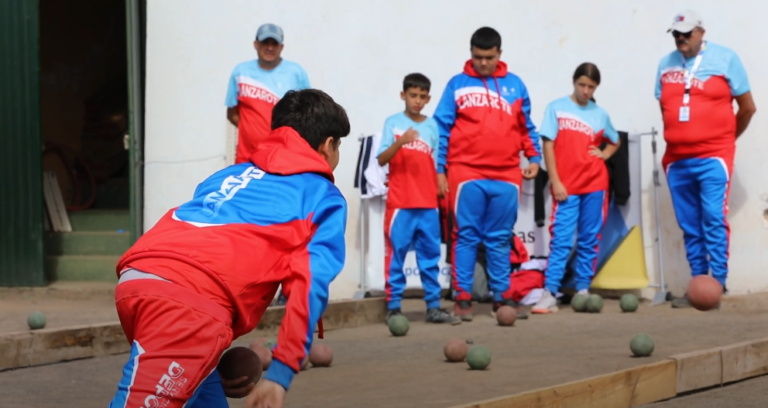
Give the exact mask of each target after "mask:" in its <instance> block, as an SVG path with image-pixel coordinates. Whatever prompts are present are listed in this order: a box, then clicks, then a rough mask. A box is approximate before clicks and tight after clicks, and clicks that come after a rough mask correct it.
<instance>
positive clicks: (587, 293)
mask: <svg viewBox="0 0 768 408" xmlns="http://www.w3.org/2000/svg"><path fill="white" fill-rule="evenodd" d="M576 294H577V295H584V296H589V289H582V290H580V291H578V292H576Z"/></svg>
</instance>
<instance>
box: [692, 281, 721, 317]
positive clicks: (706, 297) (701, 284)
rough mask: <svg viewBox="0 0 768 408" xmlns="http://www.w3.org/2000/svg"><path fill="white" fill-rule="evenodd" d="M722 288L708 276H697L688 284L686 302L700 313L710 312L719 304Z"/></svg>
mask: <svg viewBox="0 0 768 408" xmlns="http://www.w3.org/2000/svg"><path fill="white" fill-rule="evenodd" d="M721 296H723V286H722V285H721V284H720V282H718V281H717V280H716V279H715V278H713V277H711V276H709V275H699V276H696V277H694V278H693V279H691V282H690V283H688V302H689V303H690V304H691V306H693V307H694V308H695V309H696V310H700V311H702V312H705V311H708V310H712V309H714V308H716V307H717V305H718V304H720V297H721Z"/></svg>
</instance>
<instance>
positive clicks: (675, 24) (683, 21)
mask: <svg viewBox="0 0 768 408" xmlns="http://www.w3.org/2000/svg"><path fill="white" fill-rule="evenodd" d="M696 27H701V28H704V22H703V21H702V20H701V16H699V13H697V12H695V11H693V10H686V11H683V12H682V13H677V15H676V16H675V19H674V20H672V27H670V28H669V30H667V32H668V33H669V32H672V31H678V32H681V33H689V32H691V31H693V29H694V28H696Z"/></svg>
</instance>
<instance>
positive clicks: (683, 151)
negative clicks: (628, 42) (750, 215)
mask: <svg viewBox="0 0 768 408" xmlns="http://www.w3.org/2000/svg"><path fill="white" fill-rule="evenodd" d="M702 50H703V52H702V53H701V62H700V64H699V66H698V69H696V70H695V71H694V73H693V74H694V77H693V79H692V80H691V88H690V90H689V101H688V104H687V105H685V104H684V97H685V87H686V86H685V85H686V84H685V82H686V76H687V75H686V73H687V72H689V71H686V70H692V69H693V65H694V64H695V61H696V58H697V57H693V58H688V59H687V60H686V61H685V67H684V66H683V58H684V57H683V55H682V54H681V53H680V52H679V51H674V52H671V53H670V54H668V55H667V56H665V57H664V58H662V59H661V61H660V62H659V67H658V70H657V74H656V91H655V94H656V98H658V99H659V102H660V104H661V111H662V118H663V120H664V140H665V141H666V143H667V146H666V149H665V151H664V157H663V158H662V164H663V165H664V167H665V168H666V167H667V166H668V165H669V164H671V163H674V162H676V161H679V160H684V159H690V158H706V157H717V158H720V159H722V160H724V161H725V163H726V165H727V166H728V168H729V169H730V168H732V164H733V158H734V155H735V151H736V127H737V125H736V115H735V114H734V112H733V99H734V98H735V97H738V96H741V95H744V94H745V93H747V92H748V91H749V90H750V86H749V80H748V79H747V73H746V70H745V69H744V65H742V63H741V59H740V58H739V56H738V55H736V53H735V52H734V51H733V50H731V49H729V48H726V47H724V46H722V45H718V44H713V43H711V42H706V43H705V44H703V45H702ZM683 106H686V107H687V109H686V110H685V111H686V112H687V113H686V114H687V116H688V118H687V120H683V121H681V120H680V115H681V112H682V108H683Z"/></svg>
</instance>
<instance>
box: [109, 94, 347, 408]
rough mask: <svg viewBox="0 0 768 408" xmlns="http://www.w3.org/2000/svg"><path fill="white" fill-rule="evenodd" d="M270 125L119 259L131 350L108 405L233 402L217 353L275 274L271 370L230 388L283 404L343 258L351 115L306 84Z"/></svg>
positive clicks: (212, 406) (244, 324)
mask: <svg viewBox="0 0 768 408" xmlns="http://www.w3.org/2000/svg"><path fill="white" fill-rule="evenodd" d="M272 127H273V130H272V132H271V133H270V134H268V135H265V137H264V139H263V140H261V141H260V142H259V145H258V146H257V148H256V150H255V152H254V153H253V154H252V155H251V157H250V160H249V161H248V162H246V163H241V164H236V165H233V166H229V167H227V168H225V169H223V170H221V171H219V172H217V173H215V174H214V175H212V176H211V177H209V178H208V179H207V180H205V181H203V182H202V183H201V184H200V185H199V186H198V187H197V189H196V191H195V193H194V196H193V198H192V200H191V201H189V202H187V203H185V204H182V205H181V206H179V207H177V208H174V209H171V210H170V211H168V213H166V214H165V216H163V217H162V218H161V219H160V220H159V221H158V222H157V224H156V225H155V226H154V227H152V229H150V230H149V231H147V232H146V234H144V235H143V236H142V237H141V238H140V239H139V240H138V241H137V242H136V243H135V244H134V245H133V246H132V247H131V248H130V249H129V250H128V252H126V253H125V255H123V257H122V258H121V259H120V262H119V264H118V265H117V273H118V277H119V283H118V285H117V288H116V290H115V303H116V306H117V311H118V315H119V316H120V323H121V324H122V326H123V330H124V331H125V334H126V337H127V338H128V341H129V342H130V343H131V354H130V357H129V359H128V362H127V363H126V365H125V368H124V369H123V378H122V380H121V381H120V383H119V385H118V390H117V393H116V395H115V397H114V399H113V400H112V403H111V404H110V407H111V408H117V407H120V408H122V407H131V408H134V407H136V408H138V407H142V408H144V407H146V408H151V407H158V408H160V407H161V408H181V407H183V406H185V407H189V408H197V407H207V408H219V407H222V408H224V407H228V406H229V405H228V403H227V399H226V397H225V392H224V389H223V388H222V380H221V379H220V378H219V375H218V373H217V372H216V371H215V368H216V365H217V363H218V361H219V358H220V357H221V355H222V353H223V352H224V350H226V349H227V348H228V347H229V346H230V344H231V343H232V340H233V339H236V338H238V337H240V336H242V335H244V334H246V333H249V332H251V331H252V330H253V329H254V328H255V327H256V325H257V324H258V323H259V320H260V319H261V316H262V315H263V314H264V311H265V310H266V309H267V307H268V306H269V304H270V303H271V301H272V299H273V298H274V296H275V293H276V292H277V288H278V286H280V285H281V284H282V287H283V290H284V291H286V292H287V293H288V294H289V297H288V303H287V305H286V307H285V317H284V318H283V321H282V323H281V325H280V331H279V333H278V344H277V346H276V347H275V348H274V349H273V356H274V357H273V358H274V359H273V360H272V364H271V365H270V366H269V371H267V372H266V374H265V375H264V377H263V378H262V379H261V381H260V382H259V383H258V385H255V386H254V385H253V384H230V385H228V386H226V387H227V389H228V390H235V391H237V393H235V395H232V394H230V393H227V396H234V397H243V396H244V394H247V393H248V391H250V394H249V395H248V399H247V400H246V404H245V405H246V407H253V406H255V405H256V404H257V403H261V404H266V405H269V406H272V407H276V408H277V407H282V406H283V399H284V398H285V392H286V391H287V390H288V388H289V386H290V384H291V381H292V379H293V377H294V375H295V374H296V373H297V372H298V371H299V369H300V364H301V362H302V360H303V359H304V358H305V356H307V353H308V351H309V349H310V347H311V345H312V341H313V336H314V329H315V325H316V323H317V322H318V320H319V319H320V316H321V315H322V313H323V311H324V310H325V308H326V306H327V304H328V287H329V285H330V283H331V281H332V280H333V279H334V278H335V277H336V276H337V275H338V274H339V272H341V269H342V267H343V266H344V257H345V241H344V229H345V227H346V220H347V204H346V201H345V200H344V197H343V196H342V194H341V192H340V191H339V189H338V188H337V187H336V186H335V185H334V177H333V168H334V167H336V164H338V154H339V151H338V145H339V141H340V140H339V138H340V137H343V136H346V135H347V134H348V133H349V121H348V119H347V116H346V113H345V112H344V110H343V108H342V107H341V106H339V105H337V104H336V103H335V102H333V100H332V99H331V98H330V97H329V96H328V95H325V94H324V93H322V92H321V91H317V90H313V89H309V90H303V91H299V92H293V91H291V92H289V93H287V94H286V95H285V97H284V98H283V99H282V100H280V102H278V104H277V105H276V106H275V108H274V110H273V113H272ZM321 333H322V332H321ZM321 336H322V334H321ZM251 388H252V389H251ZM238 393H239V394H238ZM259 406H261V405H259Z"/></svg>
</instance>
